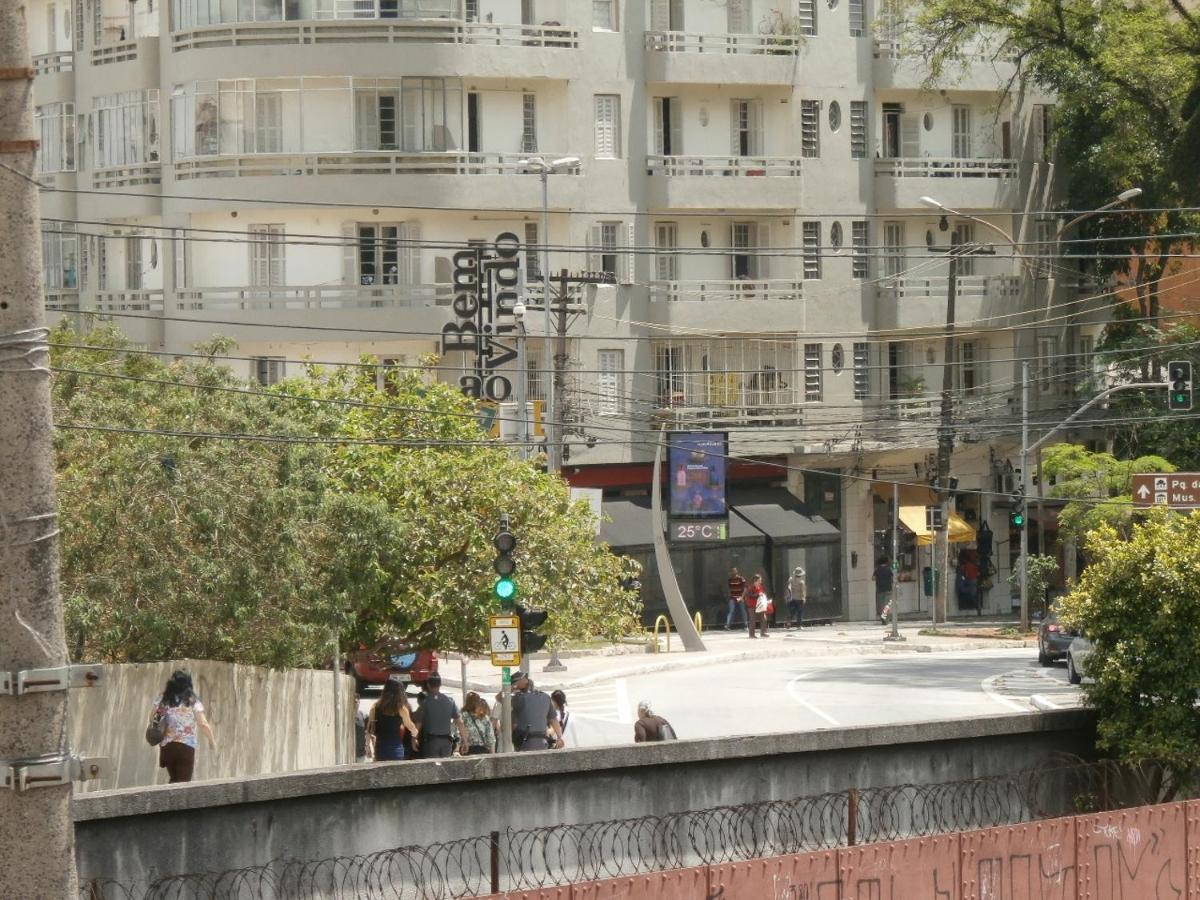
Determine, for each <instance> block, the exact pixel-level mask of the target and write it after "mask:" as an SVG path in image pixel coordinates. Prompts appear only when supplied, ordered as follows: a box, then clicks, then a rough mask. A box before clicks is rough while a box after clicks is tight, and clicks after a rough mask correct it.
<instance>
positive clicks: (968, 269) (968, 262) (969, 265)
mask: <svg viewBox="0 0 1200 900" xmlns="http://www.w3.org/2000/svg"><path fill="white" fill-rule="evenodd" d="M974 243H975V223H974V222H967V221H961V220H960V221H957V222H955V223H954V230H953V231H952V232H950V246H951V247H966V246H968V245H970V244H974ZM955 268H956V269H957V273H958V277H959V278H962V277H963V276H964V275H968V276H970V275H974V274H975V257H974V256H972V255H971V254H970V253H967V254H965V255H963V256H960V257H958V264H957V266H956V267H955Z"/></svg>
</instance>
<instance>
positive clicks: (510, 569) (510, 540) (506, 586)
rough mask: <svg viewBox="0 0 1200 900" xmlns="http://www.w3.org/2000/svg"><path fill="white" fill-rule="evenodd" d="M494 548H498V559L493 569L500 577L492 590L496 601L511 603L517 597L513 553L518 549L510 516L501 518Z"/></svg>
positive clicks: (493, 540)
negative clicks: (510, 529) (510, 523)
mask: <svg viewBox="0 0 1200 900" xmlns="http://www.w3.org/2000/svg"><path fill="white" fill-rule="evenodd" d="M492 546H493V547H495V548H496V559H495V560H494V561H493V562H492V568H493V569H495V570H496V574H497V575H499V576H500V577H499V578H497V579H496V584H495V586H494V587H493V588H492V591H493V593H495V595H496V599H497V600H499V601H500V602H501V603H508V602H510V601H511V600H512V599H513V598H514V597H515V596H517V581H516V578H514V577H513V576H515V575H516V574H517V561H516V559H515V558H514V557H513V552H514V551H515V550H516V549H517V536H516V535H515V534H513V533H512V532H511V531H509V530H508V516H501V517H500V531H499V532H498V533H497V534H496V536H495V537H494V538H492Z"/></svg>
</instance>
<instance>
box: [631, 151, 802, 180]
mask: <svg viewBox="0 0 1200 900" xmlns="http://www.w3.org/2000/svg"><path fill="white" fill-rule="evenodd" d="M646 174H647V175H672V176H679V175H721V176H731V175H747V176H755V175H758V176H768V177H769V176H784V177H792V178H794V177H796V176H798V175H799V174H800V160H799V159H796V158H792V157H786V156H647V157H646Z"/></svg>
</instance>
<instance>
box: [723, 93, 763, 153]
mask: <svg viewBox="0 0 1200 900" xmlns="http://www.w3.org/2000/svg"><path fill="white" fill-rule="evenodd" d="M729 121H730V135H729V153H730V155H731V156H760V155H761V154H762V104H761V103H760V102H759V101H757V100H733V101H730V110H729Z"/></svg>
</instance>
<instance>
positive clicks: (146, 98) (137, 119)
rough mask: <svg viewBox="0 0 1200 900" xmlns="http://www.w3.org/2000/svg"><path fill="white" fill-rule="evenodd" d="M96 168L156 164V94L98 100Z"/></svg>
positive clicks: (133, 93)
mask: <svg viewBox="0 0 1200 900" xmlns="http://www.w3.org/2000/svg"><path fill="white" fill-rule="evenodd" d="M95 108H96V149H95V157H96V158H95V167H96V168H97V169H109V168H113V167H117V166H133V165H141V164H143V163H148V162H157V161H158V91H155V90H149V91H127V92H125V93H123V94H109V95H108V96H104V97H97V98H96V100H95Z"/></svg>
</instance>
